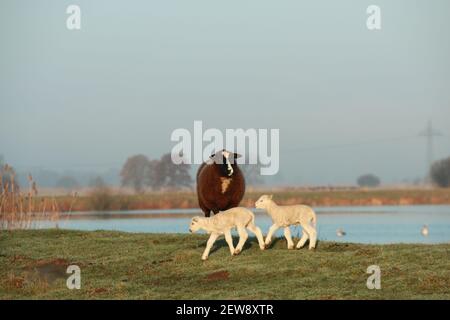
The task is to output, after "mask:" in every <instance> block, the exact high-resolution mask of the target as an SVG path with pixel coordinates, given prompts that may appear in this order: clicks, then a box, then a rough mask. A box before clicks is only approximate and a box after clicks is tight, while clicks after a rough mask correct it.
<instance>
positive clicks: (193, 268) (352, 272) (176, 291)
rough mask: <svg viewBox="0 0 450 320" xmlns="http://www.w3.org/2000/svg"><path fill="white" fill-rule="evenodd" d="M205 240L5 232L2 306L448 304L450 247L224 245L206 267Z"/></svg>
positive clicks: (0, 261)
mask: <svg viewBox="0 0 450 320" xmlns="http://www.w3.org/2000/svg"><path fill="white" fill-rule="evenodd" d="M206 239H207V236H206V235H178V234H177V235H175V234H131V233H122V232H110V231H95V232H81V231H64V230H29V231H13V232H7V231H3V232H0V299H35V298H41V299H450V289H449V288H450V244H439V245H412V244H395V245H362V244H344V243H334V242H319V243H318V248H317V249H316V251H308V250H307V249H302V250H299V251H291V250H287V249H286V245H285V240H284V239H277V240H276V241H275V242H274V244H273V246H272V247H271V248H270V249H268V250H266V251H263V252H261V251H260V250H259V248H258V246H257V243H256V242H255V239H250V241H249V242H247V244H246V247H245V250H244V251H243V252H242V253H241V255H239V256H236V257H231V256H229V251H228V249H227V247H226V243H225V241H224V240H220V241H217V242H216V244H215V247H214V248H213V252H212V253H211V255H210V257H209V260H208V261H205V262H203V261H201V259H200V256H201V253H202V251H203V249H204V247H205V241H206ZM234 240H235V243H236V242H237V239H234ZM215 249H217V251H215ZM71 264H76V265H78V266H79V267H80V268H81V281H82V282H81V289H80V290H69V289H67V287H66V279H67V277H68V276H69V275H67V274H66V273H65V271H66V268H67V266H68V265H71ZM373 264H376V265H379V266H380V268H381V286H382V288H381V290H368V289H367V287H366V280H367V278H368V276H369V275H368V274H366V269H367V267H368V266H369V265H373Z"/></svg>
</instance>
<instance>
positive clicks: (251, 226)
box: [247, 223, 266, 250]
mask: <svg viewBox="0 0 450 320" xmlns="http://www.w3.org/2000/svg"><path fill="white" fill-rule="evenodd" d="M247 228H248V230H250V231H251V232H253V233H254V234H255V236H256V239H258V243H259V248H260V249H261V250H264V249H265V248H266V246H265V245H264V238H263V235H262V232H261V229H260V228H258V227H257V226H256V225H255V224H253V223H250V224H249V225H248V226H247Z"/></svg>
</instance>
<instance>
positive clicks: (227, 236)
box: [225, 230, 234, 255]
mask: <svg viewBox="0 0 450 320" xmlns="http://www.w3.org/2000/svg"><path fill="white" fill-rule="evenodd" d="M225 240H226V241H227V243H228V247H230V253H231V255H233V254H234V246H233V238H232V237H231V231H230V230H227V231H225Z"/></svg>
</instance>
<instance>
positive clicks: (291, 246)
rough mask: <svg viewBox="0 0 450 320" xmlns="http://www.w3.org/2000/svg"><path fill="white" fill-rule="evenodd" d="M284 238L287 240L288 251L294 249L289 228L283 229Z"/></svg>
mask: <svg viewBox="0 0 450 320" xmlns="http://www.w3.org/2000/svg"><path fill="white" fill-rule="evenodd" d="M284 237H285V238H286V240H287V244H288V249H294V242H293V241H292V236H291V228H289V226H287V227H284Z"/></svg>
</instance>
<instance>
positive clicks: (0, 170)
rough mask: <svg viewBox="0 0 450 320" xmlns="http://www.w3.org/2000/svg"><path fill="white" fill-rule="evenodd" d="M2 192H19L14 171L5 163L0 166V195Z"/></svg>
mask: <svg viewBox="0 0 450 320" xmlns="http://www.w3.org/2000/svg"><path fill="white" fill-rule="evenodd" d="M2 161H3V160H2ZM3 190H8V191H10V192H12V191H13V190H14V191H15V192H18V191H19V184H18V179H17V175H16V171H15V170H14V168H13V167H11V166H10V165H8V164H7V163H3V164H2V165H1V166H0V193H1V192H2V191H3Z"/></svg>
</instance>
